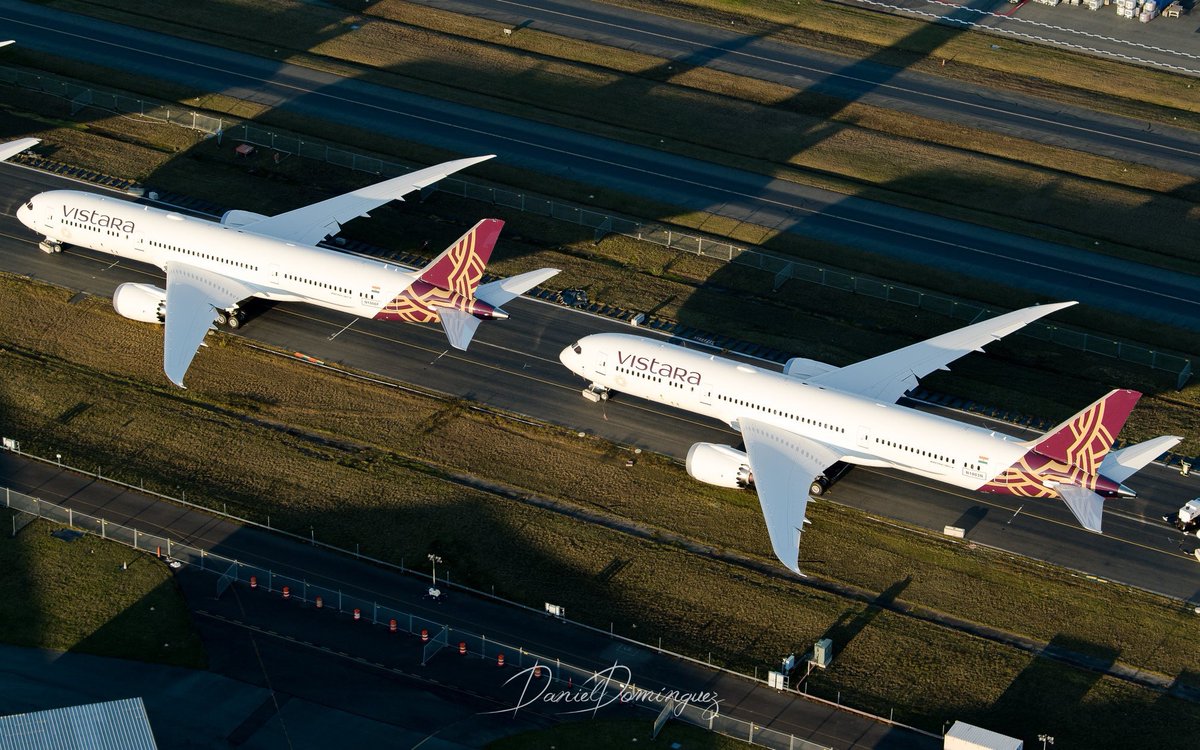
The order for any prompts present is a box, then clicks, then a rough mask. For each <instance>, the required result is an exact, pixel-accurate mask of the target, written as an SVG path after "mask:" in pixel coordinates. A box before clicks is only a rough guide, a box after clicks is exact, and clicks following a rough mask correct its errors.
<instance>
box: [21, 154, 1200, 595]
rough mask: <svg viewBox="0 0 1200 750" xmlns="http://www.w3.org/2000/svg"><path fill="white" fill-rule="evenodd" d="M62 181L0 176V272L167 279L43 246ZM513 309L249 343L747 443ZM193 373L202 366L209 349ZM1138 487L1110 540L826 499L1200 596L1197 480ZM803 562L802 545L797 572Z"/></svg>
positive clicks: (294, 322) (862, 479) (961, 513)
mask: <svg viewBox="0 0 1200 750" xmlns="http://www.w3.org/2000/svg"><path fill="white" fill-rule="evenodd" d="M63 183H64V181H63V180H62V179H61V178H58V177H53V176H50V175H45V174H41V173H38V172H35V171H33V170H30V169H24V168H20V167H17V166H14V165H9V166H6V167H4V168H0V196H2V197H0V270H3V271H8V272H11V273H19V274H25V275H29V276H32V277H35V278H39V279H43V280H46V281H50V282H52V283H57V284H61V285H63V286H66V287H69V288H71V289H77V290H82V291H86V292H89V293H91V294H96V295H100V296H108V295H111V293H112V291H113V289H115V288H116V286H117V285H118V284H119V283H122V282H125V281H157V282H158V283H159V284H161V283H162V282H161V273H160V272H159V271H158V269H156V268H153V267H148V266H142V265H139V264H132V263H128V262H127V261H124V260H121V261H119V262H116V263H114V261H113V258H112V257H111V256H100V255H98V254H95V253H91V252H88V251H79V250H76V249H68V250H67V251H66V252H64V253H63V254H62V255H58V256H48V255H45V254H44V253H41V252H40V251H38V250H37V247H36V238H35V237H32V236H30V233H29V232H28V231H27V230H26V229H25V228H24V227H22V226H21V225H20V224H18V223H17V222H16V220H15V219H14V218H12V214H13V210H14V208H15V207H16V205H18V204H19V203H20V202H21V201H23V200H24V199H25V197H27V196H29V195H32V194H34V193H36V192H39V191H41V190H48V189H52V188H55V187H62V186H63ZM506 307H507V309H509V311H510V312H511V313H512V318H511V319H510V320H507V321H502V322H493V323H491V324H485V325H482V326H480V331H479V334H478V335H477V337H476V339H475V342H474V343H473V344H472V346H471V350H470V351H469V352H458V351H455V350H450V349H448V347H447V346H446V343H445V339H444V336H443V334H442V332H441V330H440V328H439V327H423V326H417V325H396V324H388V323H382V322H376V321H363V320H361V319H356V320H355V321H354V324H353V325H352V326H350V327H348V328H347V324H348V323H350V322H351V318H350V317H349V316H346V315H343V314H338V313H334V312H332V311H327V310H322V309H319V308H315V307H311V306H304V305H278V306H275V307H274V308H271V309H270V310H268V311H267V312H265V313H264V314H262V315H260V316H258V317H255V318H252V319H251V320H250V321H249V322H248V323H247V325H246V326H245V328H244V329H242V332H241V335H243V336H245V337H247V338H248V339H251V340H258V341H263V342H266V343H269V344H271V345H273V346H277V347H280V348H282V349H283V350H285V351H289V352H291V351H299V352H304V353H305V354H308V355H310V356H314V357H317V358H319V359H321V360H324V361H326V362H330V363H344V364H346V365H349V366H352V367H354V368H357V369H362V370H366V371H369V372H375V373H379V374H382V375H385V376H387V377H390V378H394V379H396V380H399V381H402V382H406V383H413V384H416V385H419V386H423V387H426V388H429V389H431V390H434V391H439V392H443V393H447V394H451V395H454V396H460V397H463V398H467V399H471V400H474V401H478V402H480V403H483V404H487V405H490V406H494V407H498V408H501V409H507V410H511V411H514V412H516V413H519V414H526V415H529V416H532V417H534V418H537V419H543V420H546V421H548V422H551V423H554V424H560V425H564V426H568V427H570V428H572V429H578V430H584V431H587V432H590V433H593V434H596V435H599V436H602V437H604V438H607V439H609V440H613V441H615V442H618V443H621V444H624V445H629V446H639V447H643V448H647V449H650V450H654V451H658V452H661V453H664V454H667V455H670V456H674V457H676V458H682V456H684V455H685V454H686V452H687V449H688V447H689V446H690V445H691V444H692V443H694V442H697V441H706V442H718V443H729V444H734V445H737V444H738V443H739V436H738V435H737V434H735V433H733V432H732V431H730V430H729V429H728V428H726V427H724V426H721V425H717V424H713V423H710V422H707V421H705V420H701V419H699V418H697V417H695V416H693V415H691V414H687V413H684V412H680V411H678V410H673V409H669V408H666V407H661V406H657V405H655V404H651V403H649V402H645V401H639V400H635V399H622V398H620V397H617V398H616V399H614V400H612V401H609V402H607V403H605V404H602V405H598V404H593V403H591V402H588V401H585V400H584V399H583V398H582V397H581V395H580V393H579V392H580V390H581V389H582V387H583V386H584V382H583V381H582V380H578V379H577V378H576V377H575V376H574V375H572V374H571V373H569V372H568V371H567V370H566V369H565V368H563V367H562V365H561V364H560V363H559V362H558V352H559V351H561V350H562V348H563V347H565V346H566V345H568V344H570V343H572V342H573V341H575V340H576V339H578V338H581V337H582V336H584V335H587V334H589V333H596V332H599V331H609V330H626V331H628V330H629V329H628V327H627V326H623V325H622V324H620V323H617V322H615V321H612V320H608V319H604V318H599V317H596V316H592V315H587V314H582V313H578V312H574V311H571V310H567V309H565V308H562V307H560V306H555V305H550V304H545V303H540V302H535V301H531V300H514V301H513V303H511V304H510V305H508V306H506ZM647 335H652V334H649V333H647ZM801 354H802V353H801ZM192 366H193V368H198V367H203V366H204V352H203V351H201V352H200V354H199V355H198V356H197V358H196V361H195V363H194V364H193V365H192ZM347 387H353V386H350V385H347ZM1081 406H1082V405H1081ZM972 418H974V417H972ZM998 429H1001V430H1004V431H1009V432H1013V431H1014V429H1013V428H1012V427H1004V426H1001V427H999V428H998ZM1129 484H1130V485H1131V486H1132V487H1134V489H1136V490H1138V491H1139V492H1140V493H1141V495H1140V496H1139V497H1138V498H1137V499H1135V500H1118V501H1110V502H1109V503H1108V507H1107V510H1106V513H1105V534H1104V535H1103V536H1098V535H1095V534H1091V533H1089V532H1087V531H1084V530H1083V529H1081V528H1080V527H1079V526H1078V524H1077V523H1076V522H1075V520H1074V519H1073V517H1072V516H1071V515H1070V513H1069V511H1068V510H1067V509H1066V507H1065V506H1064V505H1063V504H1061V503H1058V502H1046V501H1037V500H1028V499H1022V498H1016V497H1006V496H1000V495H983V494H977V493H968V492H963V491H959V490H957V489H953V488H947V487H944V486H941V485H937V484H935V483H932V482H927V481H926V480H923V479H920V478H917V477H913V476H910V475H907V474H902V473H900V472H895V471H883V470H878V469H872V468H866V467H859V468H856V469H854V470H853V471H852V472H850V474H849V475H848V476H847V477H846V478H845V479H843V480H842V481H841V482H839V483H838V484H837V485H836V486H835V487H834V488H833V490H832V491H831V494H830V496H829V500H828V501H830V502H838V503H842V504H845V505H849V506H853V507H857V508H860V509H863V510H866V511H868V512H870V513H872V514H875V515H877V516H879V517H880V518H881V519H899V520H902V521H905V522H907V523H911V524H914V525H917V526H919V527H923V528H926V529H930V530H934V531H937V532H940V531H941V530H942V528H943V527H944V526H946V525H954V526H962V527H966V528H967V529H968V534H967V538H968V539H969V540H970V541H974V542H980V543H985V544H989V545H994V546H996V547H1000V548H1002V549H1006V550H1010V551H1012V552H1016V553H1018V554H1021V555H1026V556H1028V557H1032V558H1035V559H1041V560H1047V561H1050V562H1053V563H1056V564H1059V565H1064V566H1066V567H1068V568H1073V569H1076V570H1080V571H1083V572H1086V573H1088V574H1092V575H1095V576H1097V577H1100V578H1102V579H1111V580H1115V581H1121V582H1125V583H1129V584H1132V585H1135V586H1139V587H1142V588H1145V589H1148V590H1151V591H1157V592H1161V593H1164V594H1167V595H1170V596H1174V597H1178V598H1181V599H1188V600H1194V601H1198V602H1200V563H1197V561H1196V560H1195V559H1194V558H1193V557H1192V556H1191V555H1192V552H1193V551H1194V550H1195V549H1196V547H1197V546H1200V539H1197V538H1196V537H1194V536H1184V535H1183V534H1181V533H1180V532H1177V531H1175V530H1174V529H1172V528H1171V527H1169V526H1167V525H1166V524H1165V523H1163V522H1162V520H1161V517H1162V516H1164V515H1167V514H1170V513H1173V512H1174V511H1176V510H1177V509H1178V508H1179V506H1180V505H1182V504H1183V502H1185V501H1186V500H1188V499H1190V498H1192V497H1195V496H1197V495H1200V492H1198V491H1197V487H1196V480H1195V478H1194V476H1193V477H1190V478H1183V477H1181V476H1179V474H1178V472H1173V471H1168V470H1166V469H1162V468H1161V467H1151V468H1148V469H1146V470H1145V471H1143V472H1142V473H1140V474H1139V475H1138V476H1137V477H1135V478H1134V479H1133V480H1132V481H1131V482H1129ZM821 502H826V501H820V502H818V503H816V504H815V506H810V507H813V512H812V518H813V521H814V524H813V526H812V527H810V528H809V533H820V504H821ZM804 564H805V560H804V557H803V549H802V550H801V561H800V566H801V569H803V567H804Z"/></svg>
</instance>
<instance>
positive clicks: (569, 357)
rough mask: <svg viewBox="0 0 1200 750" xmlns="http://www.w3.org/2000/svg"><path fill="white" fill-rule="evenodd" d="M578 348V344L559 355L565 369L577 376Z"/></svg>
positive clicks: (565, 349)
mask: <svg viewBox="0 0 1200 750" xmlns="http://www.w3.org/2000/svg"><path fill="white" fill-rule="evenodd" d="M578 347H579V345H578V344H572V345H570V346H568V347H565V348H564V349H563V350H562V351H561V352H559V353H558V361H559V362H562V363H563V367H566V368H567V369H568V370H570V371H571V372H573V373H576V374H578V373H579V354H578V353H577V352H576V351H575V350H576V349H577V348H578Z"/></svg>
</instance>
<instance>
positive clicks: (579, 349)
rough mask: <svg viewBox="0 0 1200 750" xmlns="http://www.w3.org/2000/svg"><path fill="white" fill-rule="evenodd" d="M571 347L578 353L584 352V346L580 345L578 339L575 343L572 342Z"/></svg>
mask: <svg viewBox="0 0 1200 750" xmlns="http://www.w3.org/2000/svg"><path fill="white" fill-rule="evenodd" d="M571 349H572V350H574V352H575V353H576V354H583V347H582V346H580V345H579V342H578V341H576V342H575V343H574V344H571Z"/></svg>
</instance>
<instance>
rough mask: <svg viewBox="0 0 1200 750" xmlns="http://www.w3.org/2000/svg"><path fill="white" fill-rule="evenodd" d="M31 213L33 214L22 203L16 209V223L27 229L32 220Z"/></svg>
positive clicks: (27, 206) (27, 205) (25, 204)
mask: <svg viewBox="0 0 1200 750" xmlns="http://www.w3.org/2000/svg"><path fill="white" fill-rule="evenodd" d="M32 213H33V212H32V211H30V210H29V204H28V203H22V204H21V207H20V208H18V209H17V221H19V222H21V223H22V224H24V225H25V226H27V227H28V226H30V222H31V221H32V220H33V219H32V218H31V216H30V214H32Z"/></svg>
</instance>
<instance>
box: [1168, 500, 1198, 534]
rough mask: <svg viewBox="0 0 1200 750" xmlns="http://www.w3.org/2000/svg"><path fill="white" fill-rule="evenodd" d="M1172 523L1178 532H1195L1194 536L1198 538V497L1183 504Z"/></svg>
mask: <svg viewBox="0 0 1200 750" xmlns="http://www.w3.org/2000/svg"><path fill="white" fill-rule="evenodd" d="M1168 520H1171V519H1168ZM1172 523H1174V525H1175V528H1177V529H1179V530H1180V531H1195V532H1196V536H1200V497H1197V498H1195V499H1193V500H1188V501H1187V502H1186V503H1184V504H1183V507H1182V508H1180V509H1179V512H1178V513H1176V514H1175V518H1174V520H1173V521H1172Z"/></svg>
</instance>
